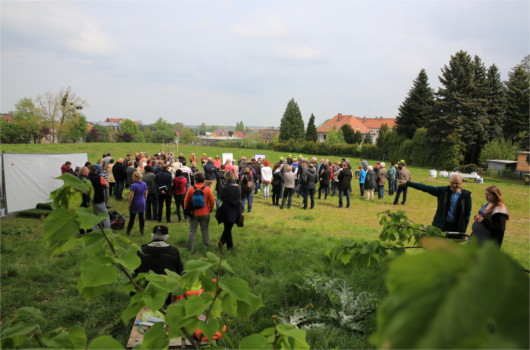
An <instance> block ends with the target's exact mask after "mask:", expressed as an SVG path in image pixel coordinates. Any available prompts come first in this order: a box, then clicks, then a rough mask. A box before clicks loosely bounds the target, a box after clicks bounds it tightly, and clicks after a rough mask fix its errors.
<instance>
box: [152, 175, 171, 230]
mask: <svg viewBox="0 0 530 350" xmlns="http://www.w3.org/2000/svg"><path fill="white" fill-rule="evenodd" d="M155 182H156V187H157V190H158V222H162V210H163V209H164V202H165V203H166V220H167V222H168V223H169V222H171V198H172V197H171V194H172V193H173V176H171V173H170V172H169V167H168V166H167V165H164V167H163V168H162V171H161V172H159V173H158V174H156V175H155Z"/></svg>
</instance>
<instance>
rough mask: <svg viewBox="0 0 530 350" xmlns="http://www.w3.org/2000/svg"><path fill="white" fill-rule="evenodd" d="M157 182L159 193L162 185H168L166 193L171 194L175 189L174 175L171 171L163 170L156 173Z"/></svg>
mask: <svg viewBox="0 0 530 350" xmlns="http://www.w3.org/2000/svg"><path fill="white" fill-rule="evenodd" d="M155 182H156V187H157V190H158V193H160V191H161V189H160V188H161V187H164V186H166V189H167V190H166V195H167V194H171V191H172V190H173V177H172V176H171V173H170V172H169V171H161V172H159V173H158V174H156V175H155Z"/></svg>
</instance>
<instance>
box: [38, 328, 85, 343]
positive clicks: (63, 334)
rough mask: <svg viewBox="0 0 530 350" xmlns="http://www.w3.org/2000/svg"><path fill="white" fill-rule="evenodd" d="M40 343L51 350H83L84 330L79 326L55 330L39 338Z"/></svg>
mask: <svg viewBox="0 0 530 350" xmlns="http://www.w3.org/2000/svg"><path fill="white" fill-rule="evenodd" d="M41 340H42V342H43V343H44V344H45V345H46V346H47V347H49V348H53V349H84V348H85V346H86V334H85V330H84V329H83V328H81V327H80V326H73V327H72V328H70V329H65V328H57V329H55V330H53V331H50V332H48V333H46V334H45V335H44V336H43V337H41Z"/></svg>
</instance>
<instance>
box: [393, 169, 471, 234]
mask: <svg viewBox="0 0 530 350" xmlns="http://www.w3.org/2000/svg"><path fill="white" fill-rule="evenodd" d="M398 181H399V184H400V186H408V187H412V188H415V189H417V190H420V191H423V192H427V193H429V194H431V195H433V196H435V197H437V198H438V208H437V209H436V214H435V215H434V219H433V221H432V225H433V226H436V227H438V228H440V229H441V230H443V231H452V232H462V233H464V232H466V229H467V225H468V223H469V219H470V217H471V192H469V191H467V190H463V189H462V176H461V175H460V174H453V175H452V176H451V180H450V182H449V186H429V185H424V184H420V183H415V182H411V181H404V180H398Z"/></svg>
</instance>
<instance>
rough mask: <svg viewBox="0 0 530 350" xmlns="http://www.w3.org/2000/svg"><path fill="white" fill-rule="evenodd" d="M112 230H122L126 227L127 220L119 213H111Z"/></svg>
mask: <svg viewBox="0 0 530 350" xmlns="http://www.w3.org/2000/svg"><path fill="white" fill-rule="evenodd" d="M109 219H110V228H111V229H113V230H121V229H122V228H124V227H125V218H124V217H123V215H121V214H120V213H118V212H117V211H111V212H109Z"/></svg>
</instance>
